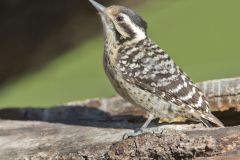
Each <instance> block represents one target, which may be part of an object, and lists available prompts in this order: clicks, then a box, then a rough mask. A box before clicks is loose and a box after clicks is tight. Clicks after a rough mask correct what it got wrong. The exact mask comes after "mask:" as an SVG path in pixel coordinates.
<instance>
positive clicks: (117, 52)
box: [89, 0, 224, 130]
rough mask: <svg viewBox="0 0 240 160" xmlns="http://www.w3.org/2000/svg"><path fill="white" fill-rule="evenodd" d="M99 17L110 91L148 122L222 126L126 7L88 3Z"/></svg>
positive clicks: (142, 23) (195, 89)
mask: <svg viewBox="0 0 240 160" xmlns="http://www.w3.org/2000/svg"><path fill="white" fill-rule="evenodd" d="M89 1H90V3H91V4H92V5H93V6H94V7H95V8H96V9H97V11H98V13H99V14H100V17H101V21H102V24H103V30H104V40H105V43H104V56H103V57H104V58H103V61H104V70H105V73H106V74H107V77H108V78H109V80H110V82H111V84H112V86H113V88H114V89H115V90H116V92H117V93H118V94H119V95H120V96H122V97H123V98H124V99H125V100H127V101H129V102H130V103H132V104H133V105H135V106H138V107H141V108H143V109H144V110H146V112H147V113H148V118H147V120H146V121H145V123H144V124H143V125H142V127H141V128H140V129H141V130H143V129H146V128H147V127H148V125H149V124H150V122H151V121H152V120H153V119H156V118H159V119H160V122H166V121H168V122H175V121H177V120H178V119H184V120H191V121H195V122H199V123H202V124H203V125H204V126H205V127H224V125H223V123H222V122H221V121H220V120H219V119H218V118H216V117H215V116H214V115H213V114H212V113H211V111H210V109H209V103H208V101H207V99H206V97H205V96H204V95H203V93H202V92H201V91H200V89H199V88H198V87H197V86H196V85H195V84H194V83H193V81H192V80H191V79H190V77H189V76H188V75H187V74H186V73H185V72H184V71H183V70H182V69H181V68H180V67H179V66H178V65H177V64H176V63H175V62H174V61H173V59H172V58H171V57H170V56H169V55H168V54H167V53H166V51H165V50H163V49H162V48H160V47H159V45H158V44H156V43H155V42H153V41H152V40H151V39H150V38H149V36H148V34H147V28H148V25H147V22H146V21H145V20H144V19H143V18H142V17H141V16H139V14H137V13H136V12H135V11H133V10H131V9H130V8H127V7H124V6H119V5H112V6H109V7H105V6H103V5H101V4H100V3H98V2H96V1H94V0H89Z"/></svg>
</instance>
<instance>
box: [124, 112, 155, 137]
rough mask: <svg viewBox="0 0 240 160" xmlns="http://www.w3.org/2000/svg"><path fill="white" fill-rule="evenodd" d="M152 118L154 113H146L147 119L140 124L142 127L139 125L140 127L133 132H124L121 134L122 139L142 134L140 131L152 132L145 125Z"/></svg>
mask: <svg viewBox="0 0 240 160" xmlns="http://www.w3.org/2000/svg"><path fill="white" fill-rule="evenodd" d="M153 119H154V115H153V114H151V113H150V114H149V115H148V119H147V120H146V121H145V122H144V124H143V125H142V127H141V128H140V129H138V130H135V131H134V132H130V133H125V134H124V135H123V139H126V138H128V137H134V136H138V135H140V134H142V133H149V132H151V133H152V131H151V130H147V127H148V125H149V124H150V123H151V121H152V120H153Z"/></svg>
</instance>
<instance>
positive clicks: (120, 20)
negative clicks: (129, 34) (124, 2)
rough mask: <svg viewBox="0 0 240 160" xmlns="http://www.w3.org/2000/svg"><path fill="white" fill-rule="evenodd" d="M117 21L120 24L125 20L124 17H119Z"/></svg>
mask: <svg viewBox="0 0 240 160" xmlns="http://www.w3.org/2000/svg"><path fill="white" fill-rule="evenodd" d="M116 19H117V21H118V22H122V21H123V20H124V18H123V16H117V17H116Z"/></svg>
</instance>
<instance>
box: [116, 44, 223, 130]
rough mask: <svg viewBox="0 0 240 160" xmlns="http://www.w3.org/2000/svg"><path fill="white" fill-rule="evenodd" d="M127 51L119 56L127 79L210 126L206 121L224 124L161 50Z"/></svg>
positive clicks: (157, 48) (123, 75)
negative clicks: (184, 109) (185, 110)
mask: <svg viewBox="0 0 240 160" xmlns="http://www.w3.org/2000/svg"><path fill="white" fill-rule="evenodd" d="M154 47H155V48H154ZM130 53H131V54H128V55H122V56H121V57H120V58H119V59H118V60H119V63H118V64H119V65H118V68H119V70H120V71H121V73H122V77H123V78H124V79H125V80H126V81H127V82H129V83H132V84H133V85H136V86H137V87H139V88H142V89H144V90H146V91H148V92H150V93H155V94H156V95H158V96H159V97H160V98H162V99H164V100H165V101H168V102H172V103H174V104H176V105H178V106H181V107H184V108H186V109H188V110H189V112H190V113H192V115H193V116H194V117H195V118H197V119H199V120H200V121H202V123H203V124H205V125H206V126H208V127H209V126H212V125H211V124H210V123H209V121H210V122H212V123H213V124H214V125H216V126H220V127H222V126H223V124H222V123H221V122H220V121H219V120H218V119H217V118H216V117H215V116H213V115H212V114H211V112H210V111H209V108H208V106H209V104H208V102H207V100H206V98H205V97H204V95H203V94H202V93H201V91H200V90H199V89H198V88H197V87H196V85H195V84H193V82H192V80H191V79H190V78H189V77H188V76H187V75H186V74H185V73H184V72H183V71H182V70H181V69H180V68H179V67H178V66H176V64H175V63H174V62H173V60H172V59H171V58H170V57H169V55H168V54H166V53H165V52H164V51H163V50H162V49H160V48H159V47H158V46H156V45H155V46H154V45H153V46H150V49H141V50H135V51H134V52H130Z"/></svg>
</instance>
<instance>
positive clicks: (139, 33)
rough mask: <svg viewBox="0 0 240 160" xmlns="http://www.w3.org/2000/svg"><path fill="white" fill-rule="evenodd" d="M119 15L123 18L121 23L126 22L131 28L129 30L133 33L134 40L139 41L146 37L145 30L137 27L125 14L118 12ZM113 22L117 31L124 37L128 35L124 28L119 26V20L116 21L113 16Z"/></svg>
mask: <svg viewBox="0 0 240 160" xmlns="http://www.w3.org/2000/svg"><path fill="white" fill-rule="evenodd" d="M119 15H120V16H122V17H123V18H124V21H123V23H126V24H128V25H129V27H130V28H131V30H132V31H133V32H134V33H135V35H136V37H135V38H134V40H136V41H139V40H142V39H145V38H146V34H145V32H144V31H143V30H142V29H141V28H139V27H138V26H137V25H136V24H135V23H133V22H132V21H131V19H130V18H129V17H128V16H127V15H125V14H123V13H120V14H119ZM113 22H114V23H115V27H116V29H117V30H118V32H119V33H120V34H121V35H122V36H123V37H124V38H127V37H129V35H128V33H126V32H125V30H124V29H123V28H122V27H120V25H119V24H118V23H119V22H117V21H116V19H115V18H114V17H113Z"/></svg>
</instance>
